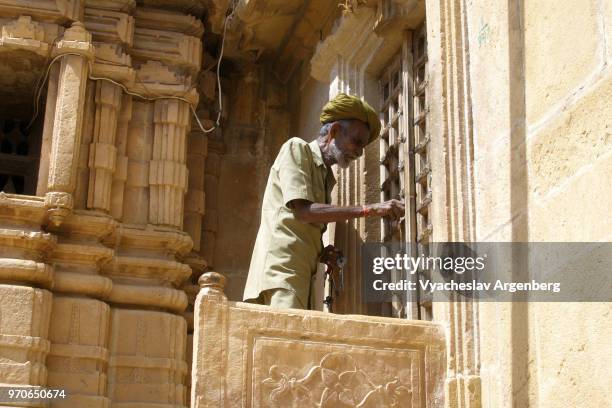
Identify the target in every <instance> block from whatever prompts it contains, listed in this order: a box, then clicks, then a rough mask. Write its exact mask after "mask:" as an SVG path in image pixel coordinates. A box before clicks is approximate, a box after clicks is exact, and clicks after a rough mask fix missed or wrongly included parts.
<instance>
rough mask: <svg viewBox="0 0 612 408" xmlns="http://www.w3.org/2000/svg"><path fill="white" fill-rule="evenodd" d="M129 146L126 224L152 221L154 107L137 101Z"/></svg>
mask: <svg viewBox="0 0 612 408" xmlns="http://www.w3.org/2000/svg"><path fill="white" fill-rule="evenodd" d="M132 109H133V110H132V115H133V116H132V120H131V122H130V124H129V130H128V140H127V144H126V156H127V159H128V162H127V178H126V180H125V189H124V195H123V222H125V223H130V224H146V223H147V222H148V220H149V214H148V212H149V160H151V147H152V145H153V126H152V124H153V104H152V103H149V102H140V101H138V102H137V101H134V103H133V105H132Z"/></svg>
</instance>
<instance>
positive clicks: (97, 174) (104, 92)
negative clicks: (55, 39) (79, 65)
mask: <svg viewBox="0 0 612 408" xmlns="http://www.w3.org/2000/svg"><path fill="white" fill-rule="evenodd" d="M122 93H123V92H122V90H121V88H120V87H118V86H117V85H115V84H112V83H110V82H106V81H98V82H97V84H96V96H95V101H96V117H95V125H94V133H93V141H92V143H91V145H90V148H89V168H90V169H91V170H90V173H89V190H88V194H87V208H90V209H94V210H101V211H104V212H108V211H110V207H111V186H112V182H113V172H114V171H115V167H116V158H117V148H116V147H115V134H116V132H117V121H118V111H119V109H120V107H121V95H122Z"/></svg>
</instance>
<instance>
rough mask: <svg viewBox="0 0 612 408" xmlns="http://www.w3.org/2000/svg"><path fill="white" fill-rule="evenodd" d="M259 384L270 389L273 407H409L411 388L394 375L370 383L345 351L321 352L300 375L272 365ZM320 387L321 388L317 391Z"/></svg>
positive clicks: (364, 372) (366, 375)
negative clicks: (315, 361)
mask: <svg viewBox="0 0 612 408" xmlns="http://www.w3.org/2000/svg"><path fill="white" fill-rule="evenodd" d="M269 374H270V376H269V377H268V378H266V379H265V380H264V381H263V384H264V385H266V386H268V387H270V388H273V389H272V391H270V395H269V398H270V402H271V403H272V405H273V406H279V407H288V406H299V407H305V408H306V407H321V408H332V407H333V408H335V407H379V408H384V407H389V408H400V407H401V408H404V407H406V408H408V407H412V403H411V402H410V400H411V399H412V398H411V396H412V390H411V388H410V386H405V385H402V384H401V382H400V379H399V378H398V377H397V376H396V377H394V378H389V379H388V381H386V382H385V383H382V384H377V383H375V382H373V381H372V380H371V379H370V378H369V376H368V374H367V373H366V371H364V370H363V369H361V368H359V367H358V366H357V363H356V362H355V360H354V359H353V358H352V357H351V356H350V355H349V354H347V353H338V352H333V353H329V354H327V355H325V357H323V358H322V359H321V361H320V363H319V364H318V365H316V366H314V367H312V368H311V369H310V370H308V372H307V373H306V375H304V376H303V377H302V378H296V377H294V376H293V375H292V374H293V373H292V372H291V371H284V370H283V369H282V368H281V367H279V366H277V365H273V366H272V367H270V370H269ZM321 390H322V391H321Z"/></svg>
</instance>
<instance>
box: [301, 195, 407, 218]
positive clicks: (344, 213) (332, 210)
mask: <svg viewBox="0 0 612 408" xmlns="http://www.w3.org/2000/svg"><path fill="white" fill-rule="evenodd" d="M289 206H290V208H292V209H293V211H294V212H295V216H296V218H297V219H298V220H300V221H302V222H307V223H313V224H316V223H327V222H338V221H344V220H350V219H352V218H359V217H369V216H373V217H389V218H391V219H393V220H396V219H399V218H401V217H403V216H404V203H403V202H401V201H399V200H389V201H385V202H383V203H378V204H368V205H365V206H358V207H340V206H337V205H331V204H320V203H313V202H311V201H308V200H292V201H291V202H290V203H289Z"/></svg>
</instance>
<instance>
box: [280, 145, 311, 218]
mask: <svg viewBox="0 0 612 408" xmlns="http://www.w3.org/2000/svg"><path fill="white" fill-rule="evenodd" d="M308 153H309V152H308V146H307V145H306V144H305V143H299V142H296V141H292V140H290V141H288V142H287V144H286V145H285V146H283V149H282V151H281V154H280V157H279V159H280V160H279V167H278V178H279V182H280V187H281V190H282V193H283V202H284V203H285V205H286V206H288V204H289V202H290V201H292V200H308V201H311V202H314V201H315V198H314V193H313V188H312V157H311V156H310V155H309V154H308Z"/></svg>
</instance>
